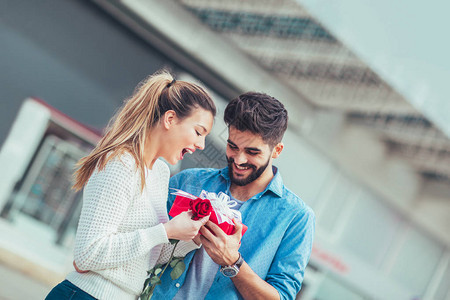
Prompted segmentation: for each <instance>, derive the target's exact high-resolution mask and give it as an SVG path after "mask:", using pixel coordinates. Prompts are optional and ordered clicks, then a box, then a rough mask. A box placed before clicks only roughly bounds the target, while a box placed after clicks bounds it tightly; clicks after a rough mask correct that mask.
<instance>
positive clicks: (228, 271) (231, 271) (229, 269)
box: [220, 253, 244, 278]
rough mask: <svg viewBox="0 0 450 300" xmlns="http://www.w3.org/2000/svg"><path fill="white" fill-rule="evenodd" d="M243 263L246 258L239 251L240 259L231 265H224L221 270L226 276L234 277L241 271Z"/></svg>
mask: <svg viewBox="0 0 450 300" xmlns="http://www.w3.org/2000/svg"><path fill="white" fill-rule="evenodd" d="M243 263H244V259H243V258H242V255H241V253H239V258H238V260H237V261H236V262H235V263H234V264H232V265H231V266H222V267H221V268H220V272H221V273H222V274H223V275H224V276H226V277H229V278H231V277H234V276H236V275H237V274H238V273H239V268H240V267H241V266H242V264H243Z"/></svg>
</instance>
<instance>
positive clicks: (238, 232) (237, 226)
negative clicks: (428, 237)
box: [233, 219, 244, 240]
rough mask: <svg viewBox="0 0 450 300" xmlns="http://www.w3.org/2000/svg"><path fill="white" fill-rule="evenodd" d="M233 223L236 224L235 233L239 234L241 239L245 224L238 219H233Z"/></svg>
mask: <svg viewBox="0 0 450 300" xmlns="http://www.w3.org/2000/svg"><path fill="white" fill-rule="evenodd" d="M233 223H234V226H235V227H234V233H233V235H237V236H239V240H240V239H241V237H242V228H243V227H244V225H242V223H241V222H240V221H239V220H238V219H233Z"/></svg>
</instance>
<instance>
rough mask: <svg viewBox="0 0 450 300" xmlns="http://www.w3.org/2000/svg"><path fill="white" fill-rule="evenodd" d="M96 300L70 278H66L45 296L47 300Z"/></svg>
mask: <svg viewBox="0 0 450 300" xmlns="http://www.w3.org/2000/svg"><path fill="white" fill-rule="evenodd" d="M65 299H68V300H95V298H94V297H92V296H91V295H89V294H88V293H86V292H85V291H83V290H82V289H80V288H79V287H77V286H76V285H74V284H73V283H72V282H70V281H68V280H64V281H63V282H61V283H60V284H58V285H57V286H55V287H54V288H53V289H52V290H51V291H50V293H49V294H48V295H47V297H45V300H65Z"/></svg>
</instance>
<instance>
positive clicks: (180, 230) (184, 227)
mask: <svg viewBox="0 0 450 300" xmlns="http://www.w3.org/2000/svg"><path fill="white" fill-rule="evenodd" d="M208 220H209V216H206V217H204V218H201V219H200V220H197V221H194V220H192V213H191V212H190V211H184V212H182V213H181V214H179V215H178V216H176V217H174V218H173V219H172V220H170V221H169V222H167V223H165V224H164V228H165V229H166V233H167V237H168V238H169V239H176V240H182V241H190V240H192V239H193V238H194V237H195V236H196V235H197V234H198V231H199V230H200V228H201V227H202V226H203V225H205V224H206V222H208Z"/></svg>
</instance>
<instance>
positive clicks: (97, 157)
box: [73, 70, 216, 190]
mask: <svg viewBox="0 0 450 300" xmlns="http://www.w3.org/2000/svg"><path fill="white" fill-rule="evenodd" d="M198 107H200V108H203V109H205V110H206V111H209V112H211V113H212V114H213V116H215V114H216V107H215V105H214V102H213V101H212V99H211V97H210V96H209V95H208V93H206V91H205V90H204V89H202V88H201V87H200V86H198V85H196V84H193V83H189V82H186V81H175V80H174V79H173V77H172V75H171V74H170V73H169V72H168V71H166V70H161V71H158V72H156V73H155V74H153V75H151V76H149V77H148V78H146V79H145V80H143V81H142V82H141V83H140V84H139V85H138V86H137V87H136V89H135V91H134V93H133V95H132V96H131V97H130V98H129V99H128V100H126V101H125V102H124V105H123V106H122V108H121V109H120V110H119V111H118V112H117V113H116V115H115V116H114V117H113V118H112V119H111V120H110V122H109V124H108V127H107V131H106V134H105V136H104V137H103V138H102V139H101V140H100V141H99V143H98V144H97V146H96V147H95V148H94V150H92V152H91V153H90V154H89V155H88V156H86V157H84V158H82V159H80V161H79V162H78V163H77V165H76V167H77V170H76V171H75V174H74V176H75V184H74V185H73V188H74V189H75V190H81V189H82V188H83V186H84V185H85V184H86V183H87V182H88V180H89V177H91V175H92V173H93V172H94V170H95V169H96V168H98V170H102V169H103V168H104V167H105V165H106V163H107V162H108V161H109V160H111V159H113V158H114V157H116V156H117V155H120V154H122V153H124V152H129V153H130V154H131V155H132V156H133V157H134V159H135V161H136V165H137V167H138V168H139V170H140V174H141V190H142V189H143V188H144V185H145V162H144V145H145V139H146V137H147V136H148V133H149V131H150V130H151V128H152V127H153V126H155V124H156V123H157V122H158V121H159V119H160V117H161V116H162V115H163V114H164V113H165V112H166V111H168V110H174V111H175V113H176V114H177V117H178V118H179V119H183V118H186V117H188V116H189V115H190V114H191V113H192V110H193V109H195V108H198Z"/></svg>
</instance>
